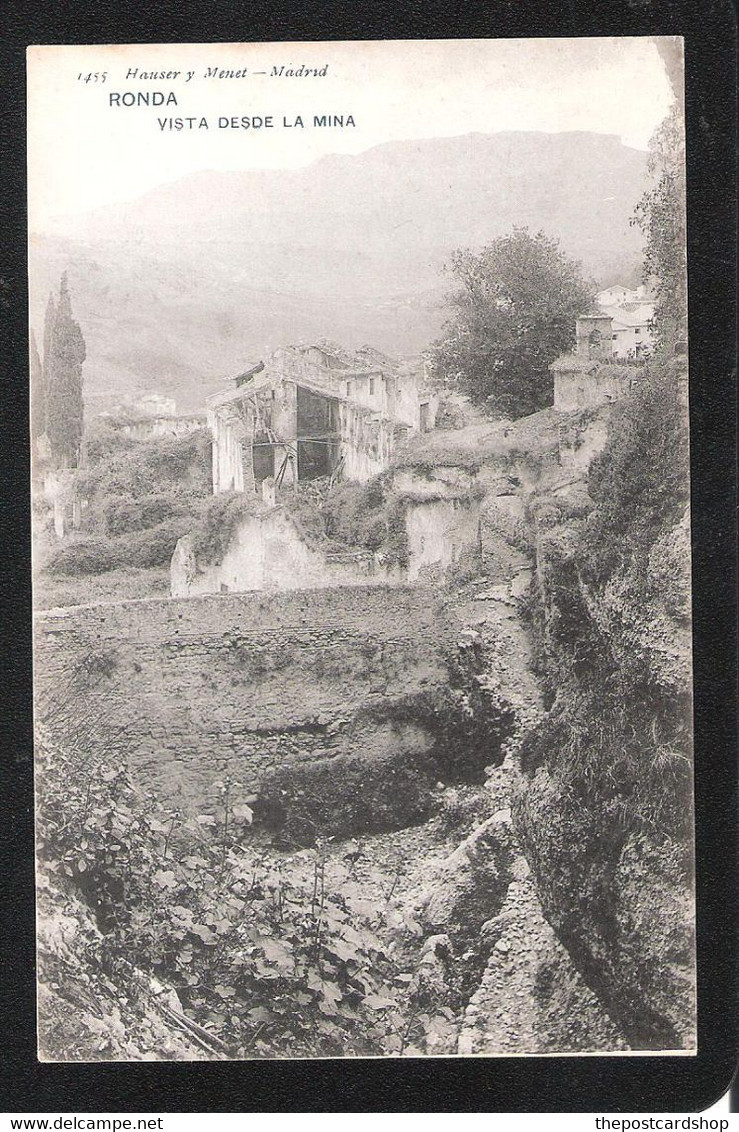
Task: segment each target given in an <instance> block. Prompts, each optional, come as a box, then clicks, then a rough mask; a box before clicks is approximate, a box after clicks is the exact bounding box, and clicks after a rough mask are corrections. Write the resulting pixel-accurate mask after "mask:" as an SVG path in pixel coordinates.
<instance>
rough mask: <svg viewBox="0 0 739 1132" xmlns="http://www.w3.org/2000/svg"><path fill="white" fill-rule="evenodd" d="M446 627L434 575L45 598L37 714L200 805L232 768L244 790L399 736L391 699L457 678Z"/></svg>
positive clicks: (388, 744)
mask: <svg viewBox="0 0 739 1132" xmlns="http://www.w3.org/2000/svg"><path fill="white" fill-rule="evenodd" d="M449 634H450V630H449V628H448V626H447V623H446V619H445V617H444V615H443V613H442V611H441V608H440V606H439V605H438V603H437V600H436V598H435V597H434V594H433V593H432V592H431V591H430V590H428V589H427V588H425V587H414V588H411V587H393V588H390V587H387V588H385V587H355V588H353V589H351V588H344V589H342V590H341V592H340V594H339V593H337V592H336V591H331V590H310V591H292V592H288V593H279V594H263V593H250V594H238V595H237V594H230V595H220V596H207V597H196V598H185V599H181V600H175V599H160V600H143V601H129V602H121V603H115V604H110V603H109V604H100V605H90V606H77V607H71V608H68V609H64V610H54V611H46V612H43V613H40V614H39V615H38V616H37V618H36V625H35V636H36V639H35V663H36V687H37V700H36V711H37V718H38V719H39V721H40V722H44V723H46V724H47V725H48V726H49V727H50V728H51V730H52V732H53V733H55V734H56V735H57V737H59V738H60V739H63V740H64V741H66V742H68V743H69V742H71V741H75V742H77V743H78V744H80V749H81V750H85V749H86V750H90V749H93V750H94V752H95V753H98V752H100V751H103V750H105V752H106V754H107V760H108V762H110V761H113V762H114V763H115V762H116V761H121V760H123V759H126V760H128V762H129V765H130V767H131V769H132V772H133V774H134V777H135V778H136V779H137V780H138V781H139V782H140V784H141V785H142V786H143V787H144V788H146V789H147V790H149V791H151V792H152V794H154V795H156V796H158V797H159V798H161V799H163V800H164V801H165V802H167V803H168V804H171V805H174V806H177V807H180V808H182V809H185V810H190V809H197V808H198V807H203V806H205V805H207V804H208V800H209V799H211V800H212V797H213V790H214V787H213V783H214V782H215V781H216V780H217V779H219V778H221V777H222V776H223V774H224V773H225V772H228V773H229V774H231V775H232V776H233V777H235V778H236V779H237V780H238V781H239V783H241V785H242V787H243V789H244V790H245V791H246V792H249V791H253V790H256V789H257V788H258V785H259V781H260V776H261V775H262V774H263V773H264V772H265V771H267V770H270V769H274V768H275V767H276V766H279V765H281V764H282V763H283V762H284V761H285V760H302V759H314V758H316V759H317V758H325V757H327V756H330V755H332V754H337V753H341V752H342V751H344V750H352V749H354V750H356V749H361V750H363V751H365V752H366V753H368V754H369V755H371V754H372V753H373V751H374V750H377V751H378V753H383V750H384V751H386V750H388V749H392V748H393V744H394V745H395V749H397V747H398V745H399V744H401V743H402V741H403V736H402V735H401V734H400V733H399V732H398V730H397V727H396V726H395V725H393V724H383V723H382V715H383V710H384V709H386V708H387V706H388V705H389V704H390V703H391V702H392V701H397V700H401V701H402V700H403V699H407V697H409V696H411V697H412V696H413V695H414V694H418V693H420V692H427V691H429V690H430V689H433V688H434V687H437V686H438V687H441V686H444V685H445V684H446V683H447V682H448V673H447V669H446V664H445V660H444V656H445V650H446V647H447V643H448V641H449ZM378 719H379V720H380V722H378ZM414 741H415V742H416V743H417V737H416V740H414ZM430 742H431V740H429V745H430Z"/></svg>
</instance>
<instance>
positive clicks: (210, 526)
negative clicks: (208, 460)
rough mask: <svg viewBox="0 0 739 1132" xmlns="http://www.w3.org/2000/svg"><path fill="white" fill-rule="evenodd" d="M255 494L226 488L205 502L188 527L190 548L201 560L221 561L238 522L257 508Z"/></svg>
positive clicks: (212, 563)
mask: <svg viewBox="0 0 739 1132" xmlns="http://www.w3.org/2000/svg"><path fill="white" fill-rule="evenodd" d="M260 506H261V504H260V502H259V500H258V498H257V496H256V495H251V494H249V495H247V494H245V493H244V492H238V491H228V492H223V493H222V494H221V495H214V496H212V498H211V499H209V500H208V502H207V503H206V504H205V506H204V508H203V510H202V512H201V513H200V515H199V517H198V520H197V522H196V524H195V526H194V527H193V528H192V530H191V538H192V548H193V551H194V553H195V555H196V556H197V557H198V558H199V559H200V561H201V562H204V563H208V564H210V565H215V564H218V563H221V562H222V561H223V556H224V554H225V553H226V551H227V550H228V548H229V545H230V543H231V539H232V538H233V535H234V532H235V531H236V528H237V527H238V526H239V524H240V523H242V522H243V521H244V519H246V518H248V517H249V516H250V515H254V514H256V513H257V511H258V510H259V509H260Z"/></svg>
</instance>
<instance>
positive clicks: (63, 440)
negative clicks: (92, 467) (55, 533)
mask: <svg viewBox="0 0 739 1132" xmlns="http://www.w3.org/2000/svg"><path fill="white" fill-rule="evenodd" d="M84 360H85V340H84V338H83V337H82V331H81V330H80V328H79V325H78V324H77V323H76V322H75V321H74V319H73V318H72V304H71V301H70V298H69V285H68V282H67V273H66V272H65V273H64V275H63V276H62V281H61V286H60V288H59V305H58V307H57V309H56V317H55V319H54V323H53V327H52V329H51V333H50V341H49V352H48V356H47V359H45V361H46V374H47V433H48V437H49V444H50V445H51V454H52V458H53V460H54V463H55V464H56V465H57V467H61V468H74V467H76V466H77V462H78V457H79V449H80V443H81V441H82V414H83V402H82V363H83V362H84Z"/></svg>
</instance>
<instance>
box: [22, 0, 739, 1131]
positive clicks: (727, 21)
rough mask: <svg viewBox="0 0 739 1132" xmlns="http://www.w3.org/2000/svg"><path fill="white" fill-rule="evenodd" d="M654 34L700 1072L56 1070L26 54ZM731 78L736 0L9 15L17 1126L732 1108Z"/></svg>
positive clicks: (62, 10) (532, 1065)
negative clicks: (686, 398)
mask: <svg viewBox="0 0 739 1132" xmlns="http://www.w3.org/2000/svg"><path fill="white" fill-rule="evenodd" d="M655 34H658V35H682V36H684V37H685V58H686V111H687V131H688V133H687V141H688V249H689V295H690V299H689V303H690V379H691V437H692V455H691V468H692V476H693V480H692V499H693V578H694V659H695V739H696V818H697V872H698V960H699V965H698V973H699V982H698V986H699V1053H698V1056H697V1057H669V1058H668V1057H663V1058H660V1057H652V1056H639V1057H611V1058H608V1057H598V1058H590V1057H586V1058H566V1057H556V1058H499V1059H495V1058H467V1059H465V1058H448V1059H431V1058H428V1059H417V1060H409V1059H398V1060H395V1059H381V1060H375V1061H373V1060H361V1061H355V1060H352V1059H342V1060H335V1061H332V1060H330V1061H270V1062H263V1061H262V1062H234V1063H224V1062H214V1063H144V1064H141V1063H136V1064H122V1063H100V1064H91V1065H63V1064H58V1065H49V1064H40V1063H39V1062H38V1061H37V1059H36V1040H35V985H34V981H35V971H34V959H33V957H34V922H33V912H34V908H33V886H34V876H33V854H32V833H33V827H32V812H33V809H32V807H33V782H32V766H33V760H32V735H31V644H30V618H31V593H30V534H29V527H30V502H29V498H30V484H29V472H28V461H29V443H28V431H27V430H28V424H27V421H28V408H27V405H28V385H27V380H28V379H27V373H28V341H27V337H28V327H27V321H28V320H27V281H26V254H25V249H26V212H25V141H26V139H25V48H26V46H28V45H29V44H33V43H42V44H54V43H60V44H64V43H114V42H119V43H147V42H165V43H180V42H194V43H205V42H211V41H213V42H244V41H247V42H248V41H252V40H263V41H274V40H322V39H384V38H393V39H403V38H408V39H415V38H457V37H473V38H474V37H497V36H502V37H513V36H519V37H527V36H545V35H546V36H584V35H655ZM736 62H737V51H736V16H735V12H734V9H733V7H731V5H730V3H729V0H720V2H719V0H703V2H701V0H630V2H628V0H581V2H567V0H546V3H545V2H544V0H542V2H541V3H540V4H535V3H533V2H531V0H525V2H522V0H508V2H499V3H489V4H484V3H480V4H470V3H468V2H462V3H458V4H457V5H454V6H452V5H451V4H449V3H448V2H447V3H423V4H421V3H409V4H406V5H401V3H400V2H399V0H398V3H385V4H382V3H369V2H368V3H367V4H366V5H365V4H362V5H359V4H357V3H354V4H352V3H351V2H349V3H346V2H345V3H342V4H338V3H336V4H329V3H314V2H311V0H301V2H299V0H293V2H292V4H291V5H288V4H287V3H285V0H275V2H272V3H269V4H264V3H254V4H251V5H246V4H238V3H224V2H223V0H219V2H213V0H198V2H197V3H195V2H193V0H186V2H184V3H181V4H177V5H176V6H175V5H174V4H172V3H169V2H161V3H157V4H154V3H152V4H150V5H144V4H128V5H125V6H124V5H123V4H122V3H121V2H120V0H118V2H115V0H103V2H102V3H98V4H93V3H89V2H88V3H81V2H79V3H74V0H72V2H68V3H65V4H62V3H60V2H59V0H54V2H50V0H46V2H44V0H36V2H35V3H13V2H12V0H11V2H10V3H7V2H6V3H5V4H4V6H3V9H2V12H0V81H1V82H2V98H1V99H0V144H1V145H2V152H1V153H0V170H1V176H2V183H1V184H0V209H1V210H2V211H1V213H0V215H2V233H3V237H4V239H3V245H2V251H1V252H0V309H1V310H2V320H1V321H2V354H1V355H0V358H1V365H2V376H3V383H2V397H1V398H0V403H1V405H2V431H1V432H0V476H1V477H2V478H1V481H0V482H2V493H1V495H2V499H1V504H0V506H1V510H0V539H1V540H2V541H1V545H0V610H1V615H2V634H1V637H0V639H1V640H2V648H3V655H2V663H3V668H2V674H3V679H2V681H0V691H1V692H2V696H3V699H4V701H5V703H4V704H3V708H2V715H1V716H0V718H1V719H2V724H3V728H2V743H1V744H0V784H1V786H2V795H0V831H1V842H0V844H1V849H0V852H1V853H2V860H1V861H0V866H1V870H2V871H0V876H1V877H2V881H3V886H2V890H0V896H1V902H0V907H1V908H2V927H3V930H4V932H5V933H6V939H5V942H4V947H3V952H2V955H3V966H2V974H1V975H0V979H1V982H2V994H3V998H4V1000H5V1001H4V1002H3V1004H2V1007H3V1008H2V1014H1V1015H0V1059H2V1077H0V1087H1V1088H2V1092H1V1093H0V1111H5V1112H52V1113H53V1112H77V1113H84V1112H90V1113H95V1112H113V1111H122V1112H135V1111H155V1112H172V1113H176V1112H219V1111H221V1112H280V1111H283V1112H295V1113H298V1112H311V1111H315V1112H365V1111H367V1112H382V1111H387V1112H404V1111H407V1112H444V1111H450V1112H491V1113H492V1112H496V1111H497V1112H547V1111H552V1112H577V1111H584V1112H605V1113H608V1112H619V1111H621V1112H639V1111H642V1112H680V1111H697V1110H699V1109H701V1108H704V1107H706V1106H708V1105H709V1104H711V1103H713V1102H714V1101H715V1100H717V1099H718V1097H719V1096H720V1095H722V1094H723V1093H724V1092H725V1091H726V1089H727V1088H728V1085H729V1082H730V1079H731V1076H732V1073H733V1071H734V1067H735V1064H736V1049H737V1039H736V1016H737V1009H736V1006H737V984H736V951H737V948H736V944H737V900H736V894H737V890H736V847H737V839H736V828H737V820H736V757H735V756H736V705H737V687H736V676H737V664H736V643H737V636H736V628H737V616H736V615H737V573H736V462H735V453H736V447H735V440H736V370H735V360H736V206H735V201H736ZM625 96H627V97H628V92H625Z"/></svg>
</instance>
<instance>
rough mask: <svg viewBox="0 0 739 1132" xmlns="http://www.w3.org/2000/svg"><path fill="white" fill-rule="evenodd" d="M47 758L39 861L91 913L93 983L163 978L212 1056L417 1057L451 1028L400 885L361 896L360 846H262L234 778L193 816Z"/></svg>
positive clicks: (101, 772) (88, 959) (111, 776)
mask: <svg viewBox="0 0 739 1132" xmlns="http://www.w3.org/2000/svg"><path fill="white" fill-rule="evenodd" d="M38 759H39V762H38V767H39V797H40V807H39V814H38V825H37V832H38V842H39V861H40V868H41V869H42V871H43V873H44V874H45V875H46V876H49V877H50V878H51V880H52V883H54V884H56V885H57V886H58V890H59V892H60V896H59V901H60V902H61V900H62V899H63V898H62V896H61V893H62V892H63V891H64V890H65V889H68V890H70V891H74V892H76V893H79V894H81V895H82V896H83V897H84V899H85V900H86V902H87V904H88V905H89V907H91V908H92V909H93V910H94V911H95V913H96V917H97V922H98V925H99V928H100V933H101V934H100V935H99V936H97V937H95V938H90V939H88V941H87V942H86V944H85V952H84V954H82V955H80V956H79V959H80V960H81V961H84V963H85V966H86V970H87V972H88V975H89V980H90V985H91V986H93V987H94V985H95V980H96V979H97V978H103V977H104V978H105V979H106V980H108V981H110V980H111V979H112V980H113V982H114V983H116V984H117V985H118V986H119V987H120V988H121V993H127V992H126V988H127V987H129V988H133V987H134V986H135V985H136V983H137V982H139V981H140V979H141V977H142V976H144V977H153V978H155V979H157V980H161V982H163V983H165V984H166V985H167V986H168V987H172V988H174V990H175V992H176V995H177V999H178V1006H177V1013H178V1014H179V1013H180V1012H181V1013H182V1015H183V1016H184V1018H185V1019H187V1020H191V1021H192V1022H193V1023H195V1025H196V1026H198V1027H199V1028H200V1029H199V1030H198V1033H199V1034H200V1035H201V1036H202V1037H203V1038H204V1040H205V1042H206V1049H209V1050H210V1053H211V1055H214V1054H215V1055H223V1054H225V1055H226V1056H230V1057H249V1056H290V1057H296V1056H331V1055H333V1056H340V1055H349V1056H351V1055H352V1054H354V1055H363V1054H364V1055H367V1054H395V1055H402V1054H406V1055H407V1054H419V1053H424V1052H426V1043H427V1042H428V1041H429V1040H431V1041H435V1042H437V1043H438V1042H439V1041H443V1040H444V1039H445V1037H447V1036H448V1035H450V1034H451V1035H453V1034H454V1032H455V1031H454V1028H453V1025H452V1022H451V1019H452V1017H453V1014H452V1011H451V1010H450V1009H449V1008H448V1007H445V1006H442V1005H441V1004H440V1003H439V1001H438V996H437V995H434V994H433V993H431V991H430V989H429V987H428V986H427V985H426V983H425V981H424V975H423V972H422V971H419V970H414V969H413V965H412V964H411V963H410V962H409V960H408V958H407V956H406V951H407V948H406V944H407V943H409V942H411V943H412V941H413V939H414V938H416V937H417V936H418V935H419V934H420V930H421V929H420V926H419V925H418V924H417V923H416V922H415V921H414V920H413V918H412V916H411V915H410V914H409V913H408V912H403V911H402V910H401V908H400V907H399V906H398V904H397V902H396V901H394V900H393V893H392V889H390V890H389V891H388V892H387V893H386V894H385V899H384V900H383V901H380V902H377V901H370V900H367V898H366V896H364V895H363V890H362V888H361V886H360V885H359V884H358V882H357V880H356V878H355V874H354V867H355V858H354V857H353V856H352V854H351V853H350V852H349V853H347V855H346V856H345V857H343V858H338V857H337V856H336V854H334V855H333V856H331V857H329V855H328V852H327V845H326V844H325V843H319V844H318V846H317V847H316V849H315V850H313V851H310V852H307V853H302V854H299V855H297V856H285V855H282V856H279V855H275V854H274V853H273V852H271V853H267V852H266V851H265V850H263V849H261V848H260V846H259V843H258V842H250V834H249V830H250V823H251V820H252V814H251V810H250V809H249V806H248V805H247V804H246V803H245V802H244V800H243V797H242V791H241V790H240V789H239V787H238V784H237V783H235V782H233V781H230V780H229V779H224V780H223V781H220V782H215V783H214V797H215V799H216V801H215V802H214V804H213V805H211V806H206V807H204V812H203V813H200V814H197V815H195V816H193V817H190V818H187V817H185V816H183V815H181V814H179V813H177V812H175V811H172V810H167V809H165V808H164V807H162V806H160V805H159V804H157V803H156V802H152V800H151V799H150V798H148V797H147V798H143V797H142V796H141V795H140V794H138V793H137V791H136V790H135V789H134V787H133V786H132V784H131V781H130V780H129V778H128V776H127V774H126V771H125V770H124V769H123V768H121V766H120V765H110V764H109V763H106V762H105V761H104V760H103V761H101V762H100V763H98V762H97V761H94V762H89V761H88V762H85V761H84V760H83V761H82V764H80V761H79V758H77V759H74V760H72V759H71V758H70V757H69V756H68V755H66V754H64V753H63V752H61V751H60V750H59V749H58V748H57V747H55V746H54V744H53V743H51V742H49V741H48V738H45V737H44V736H43V735H42V736H41V742H40V744H39V752H38ZM62 989H63V988H62ZM128 993H130V991H129V992H128ZM53 1052H54V1051H52V1053H53Z"/></svg>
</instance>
